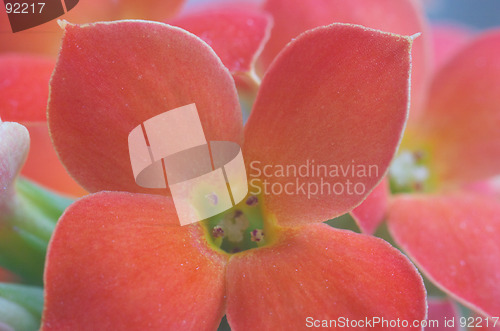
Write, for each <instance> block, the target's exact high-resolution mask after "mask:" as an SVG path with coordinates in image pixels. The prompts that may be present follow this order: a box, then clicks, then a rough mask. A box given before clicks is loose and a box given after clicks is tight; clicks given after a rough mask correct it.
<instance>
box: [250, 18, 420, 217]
mask: <svg viewBox="0 0 500 331" xmlns="http://www.w3.org/2000/svg"><path fill="white" fill-rule="evenodd" d="M411 43H412V39H411V38H410V37H403V36H398V35H392V34H387V33H382V32H380V31H376V30H371V29H366V28H363V27H360V26H354V25H346V24H332V25H330V26H327V27H321V28H317V29H315V30H313V31H310V32H307V33H305V34H303V35H301V36H300V37H299V38H297V39H296V40H295V41H294V42H292V43H290V44H289V45H288V47H287V48H286V49H285V50H284V51H283V52H282V53H281V54H280V56H279V57H278V58H277V59H276V61H275V62H274V64H273V65H272V66H271V67H270V68H269V70H268V72H267V73H266V76H265V77H264V79H263V81H262V85H261V88H260V90H259V94H258V96H257V99H256V101H255V104H254V108H253V110H252V113H251V115H250V118H249V119H248V122H247V124H246V126H245V144H244V155H245V160H246V162H247V163H249V179H250V180H251V181H253V180H255V179H256V178H260V180H262V182H263V183H264V181H267V183H268V188H267V189H266V188H265V187H264V188H263V190H262V191H263V192H264V193H267V194H266V197H265V203H266V206H267V207H268V210H269V212H270V213H273V214H275V215H276V217H277V220H278V222H279V223H280V224H287V225H290V224H294V225H295V224H300V223H307V222H318V221H319V222H322V221H326V220H328V219H332V218H334V217H336V216H339V215H341V214H344V213H346V212H348V211H350V210H351V209H352V208H354V207H355V206H356V205H358V204H359V203H361V201H363V199H364V198H365V197H366V196H367V195H368V193H369V192H370V191H371V190H372V189H373V188H374V187H375V186H376V185H377V184H378V182H379V181H380V180H381V178H382V177H383V175H384V173H385V171H386V169H387V166H388V164H389V162H390V161H391V159H392V157H393V155H394V152H395V150H396V148H397V146H398V143H399V141H400V137H401V133H402V130H403V127H404V124H405V121H406V117H407V110H408V107H407V106H408V86H409V85H408V84H409V83H408V77H409V68H410V47H411ZM301 166H302V167H306V168H309V172H308V173H305V171H302V172H299V171H298V169H299V167H301ZM318 166H320V167H321V168H322V170H316V171H315V173H314V175H313V174H312V172H311V171H312V170H311V169H312V168H315V169H318ZM277 167H283V168H284V169H285V170H286V169H287V168H288V169H289V173H288V175H286V174H285V175H276V174H275V173H274V170H277ZM294 167H295V169H296V171H297V172H296V173H295V175H294V174H293V168H294ZM325 168H326V172H325ZM362 168H363V169H365V170H366V171H365V173H364V174H363V173H361V172H358V170H360V169H362ZM290 169H291V170H290ZM332 171H333V172H332ZM335 171H337V173H335ZM325 183H326V184H325ZM264 184H265V183H264ZM287 184H288V185H287ZM302 184H304V185H302ZM301 185H302V186H301ZM314 185H316V187H317V188H318V190H317V191H316V194H314V192H312V191H313V190H314V188H311V189H310V190H308V187H311V186H314ZM356 185H357V186H356ZM273 187H274V188H275V189H273ZM301 187H302V188H301ZM355 187H356V189H357V191H356V192H355V191H354V188H355ZM280 188H281V193H280V191H279V189H280ZM285 190H286V191H285ZM273 192H274V193H273ZM276 192H277V193H276ZM310 193H312V194H310Z"/></svg>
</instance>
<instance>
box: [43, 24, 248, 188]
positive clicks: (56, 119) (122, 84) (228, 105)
mask: <svg viewBox="0 0 500 331" xmlns="http://www.w3.org/2000/svg"><path fill="white" fill-rule="evenodd" d="M65 29H66V32H65V36H64V40H63V46H62V50H61V53H60V55H59V60H58V64H57V66H56V69H55V72H54V75H53V78H52V81H51V94H50V102H49V109H48V114H49V128H50V131H51V134H52V138H53V142H54V145H55V147H56V150H57V151H58V153H59V156H60V157H61V159H62V161H63V163H64V165H65V166H66V167H67V169H68V171H69V172H70V174H72V175H73V176H74V177H75V178H76V179H77V181H78V182H79V183H80V184H81V185H82V186H83V187H85V188H86V189H87V190H89V191H90V192H95V191H99V190H103V189H109V190H124V191H129V192H137V191H140V190H141V188H140V187H139V186H137V185H136V184H135V181H134V176H133V174H132V168H131V165H130V157H129V152H128V134H129V133H130V131H131V130H132V129H133V128H135V127H136V126H138V125H140V124H141V123H142V122H144V121H145V120H147V119H149V118H151V117H153V116H155V115H158V114H161V113H164V112H166V111H168V110H171V109H174V108H177V107H181V106H184V105H188V104H191V103H195V104H196V106H197V109H198V114H199V116H200V119H201V123H202V125H203V129H204V132H205V138H206V139H207V140H208V141H210V140H227V141H235V142H240V139H241V137H242V120H241V111H240V107H239V104H238V99H237V95H236V88H235V86H234V81H233V79H232V77H231V75H230V73H229V71H228V70H227V69H226V68H225V67H224V66H223V64H222V62H221V61H220V59H219V58H218V57H217V56H216V55H215V53H214V52H213V50H212V49H211V48H210V47H209V46H208V45H207V44H206V43H204V42H203V41H201V40H200V39H199V38H197V37H196V36H194V35H193V34H190V33H188V32H186V31H184V30H182V29H180V28H176V27H171V26H169V25H166V24H162V23H153V22H145V21H118V22H112V23H98V24H92V25H82V26H78V25H69V24H68V25H66V27H65ZM123 40H127V45H126V47H124V44H123ZM179 139H181V137H179ZM142 190H144V189H142ZM150 192H151V191H150Z"/></svg>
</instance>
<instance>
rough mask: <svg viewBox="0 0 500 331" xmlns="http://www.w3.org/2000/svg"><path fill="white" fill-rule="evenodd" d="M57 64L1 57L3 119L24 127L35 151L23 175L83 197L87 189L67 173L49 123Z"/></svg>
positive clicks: (33, 58)
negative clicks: (50, 103) (50, 84)
mask: <svg viewBox="0 0 500 331" xmlns="http://www.w3.org/2000/svg"><path fill="white" fill-rule="evenodd" d="M54 66H55V61H54V60H51V59H48V58H44V57H41V56H32V55H24V54H8V55H2V56H0V116H1V117H2V118H3V120H4V121H15V122H19V123H21V124H23V125H24V126H25V127H26V128H27V129H28V131H29V134H30V138H31V148H30V151H29V154H28V158H27V160H26V164H25V165H24V167H23V169H22V175H23V176H26V177H28V178H29V179H31V180H34V181H36V182H38V183H39V184H41V185H43V186H45V187H48V188H50V189H54V190H56V191H58V192H61V193H65V194H69V195H73V196H81V195H83V194H85V193H86V192H85V190H84V189H83V188H82V187H81V186H80V185H78V184H77V183H76V182H75V181H74V180H73V179H72V178H71V177H70V176H69V175H68V173H67V172H66V169H64V167H63V165H62V164H61V161H59V158H58V157H57V155H56V152H55V150H54V147H53V146H52V142H51V140H50V137H49V130H48V128H47V123H46V113H47V100H48V96H49V80H50V76H51V74H52V70H54Z"/></svg>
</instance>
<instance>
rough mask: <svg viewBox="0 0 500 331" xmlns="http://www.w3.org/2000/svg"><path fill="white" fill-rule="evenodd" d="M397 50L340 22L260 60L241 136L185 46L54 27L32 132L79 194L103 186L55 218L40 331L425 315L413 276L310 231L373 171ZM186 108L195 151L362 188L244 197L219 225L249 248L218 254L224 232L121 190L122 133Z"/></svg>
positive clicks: (386, 149) (359, 241) (361, 246)
mask: <svg viewBox="0 0 500 331" xmlns="http://www.w3.org/2000/svg"><path fill="white" fill-rule="evenodd" d="M124 40H126V41H127V43H126V47H124V44H123V41H124ZM411 43H412V38H411V37H404V36H400V35H394V34H389V33H384V32H380V31H377V30H371V29H367V28H363V27H360V26H354V25H345V24H334V25H330V26H325V27H321V28H317V29H315V30H311V31H308V32H307V33H305V34H303V35H301V36H300V37H298V38H297V39H296V40H295V41H293V42H292V43H290V44H289V45H288V46H287V47H286V48H285V49H284V50H283V51H282V52H281V54H280V55H279V56H278V57H277V59H276V61H274V63H273V64H272V65H271V66H270V67H269V70H268V71H267V73H266V75H265V77H264V79H263V81H262V85H261V87H260V90H259V93H258V96H257V99H256V102H255V105H254V107H253V110H252V112H251V115H250V118H249V120H248V122H247V125H246V126H245V130H243V127H242V119H241V111H240V107H239V104H238V99H237V95H236V88H235V84H234V80H233V79H232V77H231V75H230V72H229V71H228V70H227V69H226V68H225V67H224V66H223V63H222V62H221V60H220V59H219V58H218V57H217V56H216V54H215V53H214V51H213V50H212V49H211V48H210V47H209V46H208V45H207V44H206V43H204V42H203V41H202V40H200V39H199V38H197V37H196V36H194V35H192V34H190V33H188V32H186V31H184V30H182V29H179V28H175V27H171V26H168V25H165V24H160V23H152V22H145V21H120V22H109V23H97V24H91V25H84V26H78V25H71V24H67V25H66V26H65V34H64V39H63V44H62V49H61V52H60V55H59V60H58V63H57V66H56V69H55V72H54V75H53V78H52V81H51V89H50V101H49V127H50V131H51V134H52V138H53V141H54V145H55V147H56V150H57V151H58V153H59V155H60V157H61V160H62V161H63V163H64V164H65V166H66V167H67V169H68V171H69V172H70V173H71V174H72V175H73V176H74V177H75V178H76V179H77V180H78V182H79V183H80V184H81V185H82V186H83V187H85V188H86V189H87V190H89V191H90V192H98V191H102V190H107V191H105V192H99V193H95V194H91V195H89V196H87V197H85V198H82V199H81V200H79V201H77V202H76V203H75V204H73V205H72V206H70V207H69V208H68V209H67V210H66V212H65V213H64V215H63V216H62V217H61V219H60V221H59V223H58V225H57V228H56V230H55V232H54V235H53V238H52V240H51V243H50V246H49V252H48V256H47V264H46V271H45V285H46V298H45V310H44V316H43V326H42V329H44V330H49V329H54V330H79V329H82V328H85V329H107V328H111V327H113V328H118V329H150V330H156V329H158V330H162V329H178V328H189V329H216V328H217V326H218V324H219V322H220V320H221V318H222V316H223V315H224V314H226V315H227V319H228V321H229V324H230V325H231V327H232V328H234V329H235V330H247V329H250V328H257V329H262V328H266V329H279V328H284V327H285V328H293V329H297V328H303V327H305V322H306V317H307V316H313V317H314V318H316V319H334V318H338V317H341V316H343V317H347V318H350V319H365V318H367V317H368V318H370V317H372V316H383V317H384V318H386V319H397V318H399V319H401V320H408V321H413V320H422V319H424V318H425V316H426V303H425V290H424V288H423V283H422V280H421V278H420V276H419V274H418V273H417V271H416V269H415V268H414V266H413V265H412V264H411V263H410V262H409V261H408V259H407V258H406V257H405V256H404V255H402V254H401V253H400V252H399V251H397V250H396V249H394V248H393V247H391V246H390V245H389V244H388V243H386V242H384V241H383V240H381V239H377V238H374V237H369V236H366V235H361V234H355V233H351V232H348V231H343V230H336V229H334V228H332V227H329V226H327V225H325V224H319V222H322V221H325V220H328V219H330V218H333V217H336V216H338V215H341V214H343V213H346V212H348V211H349V210H351V209H352V208H353V207H354V206H356V205H357V204H359V203H360V202H361V201H362V200H363V199H364V198H365V196H366V195H367V194H368V192H369V191H370V190H371V189H372V188H373V187H374V186H375V185H377V183H378V182H379V181H380V179H381V177H382V176H383V175H384V172H385V170H386V169H387V167H388V165H389V163H390V161H391V159H392V157H393V155H394V153H395V150H396V148H397V146H398V143H399V140H400V137H401V134H402V130H403V127H404V124H405V120H406V117H407V108H408V86H409V70H410V46H411ZM190 103H196V105H197V108H198V112H199V115H200V119H201V122H202V124H203V128H204V131H205V135H206V138H207V140H209V141H211V140H225V141H234V142H236V143H238V144H240V145H241V146H242V147H243V151H244V155H245V160H246V161H247V162H250V161H252V160H258V161H260V162H262V164H271V165H272V164H291V165H299V164H303V163H304V162H305V161H306V160H312V159H314V160H316V162H318V163H323V164H343V165H348V164H351V162H352V160H356V161H357V162H359V163H360V164H371V165H376V166H378V167H379V169H380V170H379V173H378V174H377V176H375V177H371V178H368V177H367V178H361V181H362V183H363V185H365V186H366V188H367V190H366V192H364V193H363V194H355V195H347V194H344V195H339V196H335V198H334V199H332V196H331V195H330V196H329V195H322V196H317V197H315V198H314V199H308V198H307V196H306V195H304V194H301V193H298V194H297V195H294V196H287V195H260V196H258V197H257V199H255V198H252V199H250V200H249V201H250V203H248V204H247V203H246V201H244V202H243V205H241V206H237V207H236V209H235V210H232V211H230V213H229V214H226V216H227V215H233V216H234V217H245V218H246V220H247V221H248V222H247V221H245V222H241V223H242V224H248V228H247V229H246V231H247V232H246V233H247V234H250V232H255V238H257V237H259V239H260V240H259V241H258V242H257V241H251V240H250V237H248V238H247V239H248V240H247V241H248V242H249V243H250V244H248V245H247V244H245V243H243V242H242V243H241V245H240V244H238V245H237V246H233V247H232V250H231V251H230V249H227V248H224V247H225V246H224V245H225V244H228V241H229V239H231V238H229V236H230V235H231V234H230V233H228V231H225V230H224V223H221V224H223V226H222V231H220V229H219V228H218V227H217V226H214V225H213V224H212V221H211V220H209V221H203V222H200V223H197V224H193V225H188V226H183V227H181V226H179V223H178V219H177V215H176V214H175V208H174V206H173V202H172V199H171V198H170V197H169V196H164V195H153V194H151V193H159V194H165V193H164V192H162V191H152V190H145V189H142V188H140V187H138V186H137V185H136V184H135V182H134V177H133V174H132V169H131V166H130V159H129V155H128V140H127V137H128V134H129V132H130V131H131V130H132V129H133V128H134V127H136V126H137V125H138V124H140V123H142V122H143V121H145V120H147V119H149V118H151V117H153V116H155V115H157V114H160V113H163V112H165V111H167V110H169V109H174V108H177V107H179V106H183V105H186V104H190ZM348 176H349V175H348ZM345 179H346V178H327V179H326V180H328V181H329V183H330V184H334V183H336V182H337V181H340V180H345ZM311 180H316V179H311ZM280 181H281V179H280V178H277V179H276V182H277V183H279V182H280ZM116 191H126V192H116ZM231 213H232V214H231ZM223 221H224V220H223ZM243 230H245V229H243ZM254 230H258V231H254ZM214 233H215V234H216V235H214V236H212V235H213V234H214ZM221 240H222V245H221V246H220V247H222V249H221V248H219V247H218V246H219V245H220V241H221ZM224 240H226V242H224ZM376 329H383V328H381V327H379V328H376Z"/></svg>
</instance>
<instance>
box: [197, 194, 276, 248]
mask: <svg viewBox="0 0 500 331" xmlns="http://www.w3.org/2000/svg"><path fill="white" fill-rule="evenodd" d="M261 199H262V197H257V196H254V195H250V196H248V197H247V198H246V199H244V200H243V201H242V202H240V203H239V204H237V205H236V206H235V207H233V208H231V209H230V210H227V211H225V212H224V213H221V214H218V215H215V216H213V217H211V218H209V219H207V220H205V221H203V224H204V226H205V229H206V233H207V238H208V242H209V243H210V244H211V245H212V246H215V247H217V248H219V249H222V250H223V251H225V252H227V253H231V254H234V253H238V252H242V251H245V250H249V249H252V248H258V247H262V246H265V245H266V244H269V243H270V242H271V240H272V236H271V233H272V232H273V231H272V227H273V225H272V224H271V223H272V222H270V221H268V220H267V219H266V218H265V216H264V215H265V213H264V211H263V204H262V202H261Z"/></svg>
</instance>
